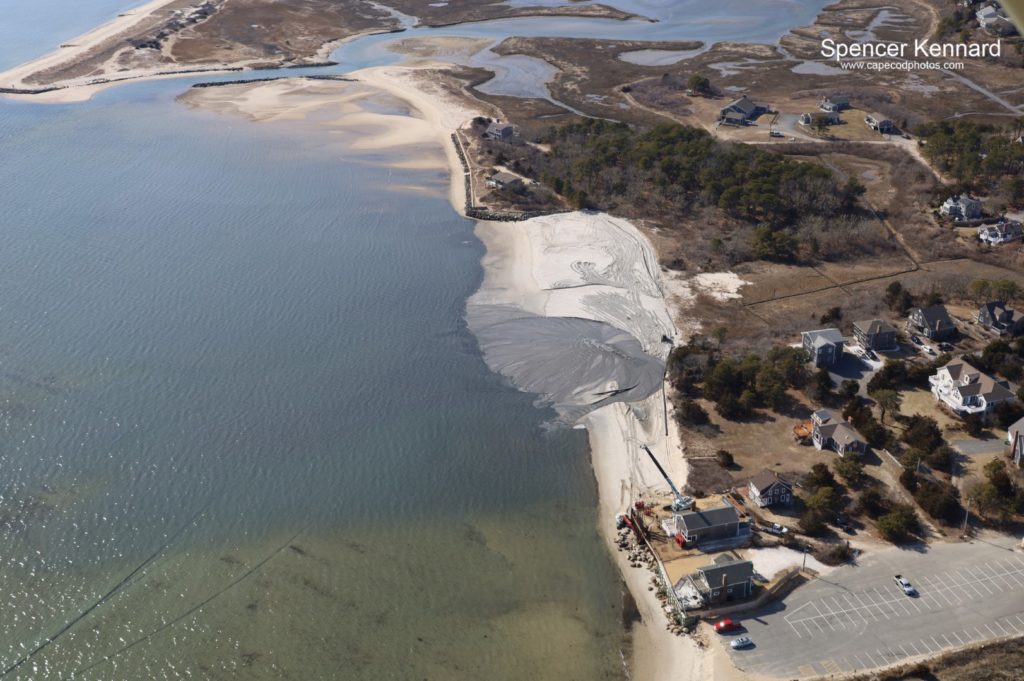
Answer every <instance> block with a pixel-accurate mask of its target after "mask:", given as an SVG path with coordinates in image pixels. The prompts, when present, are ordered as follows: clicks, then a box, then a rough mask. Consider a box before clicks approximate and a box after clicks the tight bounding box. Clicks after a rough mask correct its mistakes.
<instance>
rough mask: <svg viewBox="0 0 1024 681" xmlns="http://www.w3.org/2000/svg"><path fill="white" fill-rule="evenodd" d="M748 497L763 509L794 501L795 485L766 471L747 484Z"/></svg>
mask: <svg viewBox="0 0 1024 681" xmlns="http://www.w3.org/2000/svg"><path fill="white" fill-rule="evenodd" d="M747 497H748V498H749V499H750V500H751V501H753V502H754V503H755V504H757V505H758V506H760V507H761V508H765V507H767V506H774V505H776V504H788V503H790V502H792V501H793V485H791V484H789V483H788V482H786V481H785V480H783V479H782V478H780V477H779V476H778V475H776V474H775V473H772V472H771V471H768V470H764V471H761V472H760V473H758V474H757V475H755V476H754V477H752V478H751V479H750V481H749V482H748V483H747Z"/></svg>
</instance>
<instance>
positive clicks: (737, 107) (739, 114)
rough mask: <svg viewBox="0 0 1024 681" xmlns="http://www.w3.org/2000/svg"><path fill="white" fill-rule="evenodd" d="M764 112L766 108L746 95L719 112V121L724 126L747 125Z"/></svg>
mask: <svg viewBox="0 0 1024 681" xmlns="http://www.w3.org/2000/svg"><path fill="white" fill-rule="evenodd" d="M764 112H765V107H763V106H761V105H760V104H756V103H754V101H753V100H751V99H750V98H749V97H747V96H746V95H744V96H743V97H740V98H739V99H734V100H733V101H731V102H729V104H727V105H726V106H724V107H722V109H721V110H720V111H719V112H718V120H719V122H720V123H722V124H723V125H747V124H749V123H750V122H751V121H753V120H754V119H755V118H757V117H758V116H760V115H761V114H763V113H764Z"/></svg>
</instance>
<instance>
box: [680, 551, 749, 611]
mask: <svg viewBox="0 0 1024 681" xmlns="http://www.w3.org/2000/svg"><path fill="white" fill-rule="evenodd" d="M687 579H688V580H689V581H690V583H691V584H692V585H693V587H694V588H695V589H696V590H697V592H698V593H700V595H701V598H702V600H703V601H704V603H705V604H706V605H712V604H715V603H722V602H725V601H732V600H741V599H744V598H750V596H751V595H752V594H753V593H754V564H753V563H752V562H751V561H749V560H739V559H738V558H736V557H735V556H733V555H731V554H728V553H723V554H720V555H718V556H715V559H714V560H713V561H712V562H711V564H710V565H705V566H704V567H699V568H697V571H696V572H694V573H693V574H691V575H689V576H688V577H687Z"/></svg>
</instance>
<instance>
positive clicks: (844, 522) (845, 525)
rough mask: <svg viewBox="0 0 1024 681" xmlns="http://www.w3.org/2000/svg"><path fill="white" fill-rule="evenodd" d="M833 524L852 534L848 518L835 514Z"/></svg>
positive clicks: (851, 524) (851, 525)
mask: <svg viewBox="0 0 1024 681" xmlns="http://www.w3.org/2000/svg"><path fill="white" fill-rule="evenodd" d="M833 524H834V525H835V526H836V527H838V528H839V529H841V530H843V531H844V532H846V533H847V534H853V523H851V522H850V521H849V519H848V518H844V517H843V516H841V515H840V516H836V519H835V520H834V521H833Z"/></svg>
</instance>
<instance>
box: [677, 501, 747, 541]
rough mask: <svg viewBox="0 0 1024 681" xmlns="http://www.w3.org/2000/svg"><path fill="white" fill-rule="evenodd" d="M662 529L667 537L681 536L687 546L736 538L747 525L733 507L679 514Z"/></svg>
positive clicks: (742, 532)
mask: <svg viewBox="0 0 1024 681" xmlns="http://www.w3.org/2000/svg"><path fill="white" fill-rule="evenodd" d="M664 529H665V530H666V531H667V534H669V536H675V535H677V534H681V535H682V536H683V539H685V540H686V543H687V544H707V543H711V542H720V541H723V540H729V539H735V538H738V537H740V536H742V535H743V534H744V530H746V529H749V525H748V524H747V523H745V522H741V521H740V514H739V513H737V512H736V509H735V508H734V507H732V506H722V507H720V508H709V509H707V510H706V511H700V510H698V511H687V512H686V513H679V514H677V515H674V516H673V517H672V518H670V519H669V520H667V521H665V527H664Z"/></svg>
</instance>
